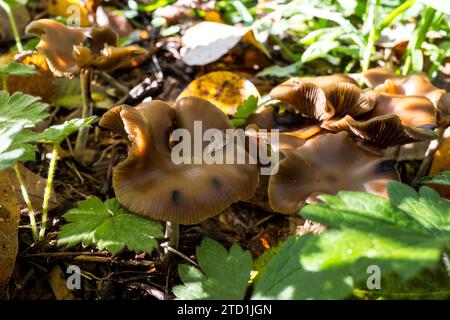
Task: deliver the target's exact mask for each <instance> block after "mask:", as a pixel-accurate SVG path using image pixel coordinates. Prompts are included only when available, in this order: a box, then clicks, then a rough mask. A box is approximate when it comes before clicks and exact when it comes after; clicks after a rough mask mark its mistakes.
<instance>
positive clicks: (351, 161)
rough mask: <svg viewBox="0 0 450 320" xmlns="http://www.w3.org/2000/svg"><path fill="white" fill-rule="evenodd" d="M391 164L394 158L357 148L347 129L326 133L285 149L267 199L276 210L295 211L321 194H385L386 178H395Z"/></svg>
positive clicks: (395, 174)
mask: <svg viewBox="0 0 450 320" xmlns="http://www.w3.org/2000/svg"><path fill="white" fill-rule="evenodd" d="M393 165H394V161H393V159H389V158H383V157H378V156H375V155H374V154H372V153H369V152H367V151H365V150H363V149H361V148H359V147H358V146H357V145H355V144H354V143H352V142H351V141H350V140H349V139H348V134H347V133H346V132H340V133H337V134H325V135H322V136H321V137H319V138H316V139H311V140H308V141H307V142H306V143H305V144H304V145H303V146H301V147H299V148H298V149H296V150H287V151H286V152H285V158H284V159H282V160H281V161H280V162H279V164H278V172H277V173H276V174H275V175H273V176H271V177H270V179H269V191H268V194H269V202H270V205H271V207H272V208H273V209H274V210H276V211H279V212H282V213H294V212H296V211H297V210H299V209H300V208H301V207H302V206H303V205H305V203H306V202H307V201H308V199H309V198H310V197H316V196H317V194H320V193H327V194H335V193H337V192H339V191H342V190H348V191H366V192H373V193H376V194H379V195H382V196H386V187H387V183H388V182H389V180H393V179H398V175H397V173H396V171H395V169H394V167H393Z"/></svg>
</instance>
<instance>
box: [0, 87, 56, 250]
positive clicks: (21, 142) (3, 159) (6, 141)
mask: <svg viewBox="0 0 450 320" xmlns="http://www.w3.org/2000/svg"><path fill="white" fill-rule="evenodd" d="M4 83H6V80H5V81H4ZM39 100H40V99H39V98H37V97H33V96H30V95H26V94H23V93H20V92H16V93H14V94H13V95H9V94H8V93H7V92H6V91H0V141H1V142H2V143H1V145H0V170H4V169H7V168H10V167H13V168H14V171H15V173H16V176H17V180H18V182H19V185H20V189H21V192H22V196H23V199H24V201H25V203H26V205H27V208H28V215H29V217H30V224H31V230H32V234H33V239H34V240H35V241H36V240H37V238H38V234H37V226H36V218H35V216H36V211H35V210H34V209H33V206H32V205H31V200H30V196H29V194H28V191H27V188H26V186H25V184H24V182H23V178H22V175H21V174H20V170H19V167H18V164H17V163H18V162H19V161H28V160H32V159H34V154H35V152H36V147H35V146H34V145H31V144H27V143H26V142H28V141H29V140H30V139H31V138H32V137H33V134H32V133H31V132H30V131H28V130H29V129H30V128H32V127H34V126H35V125H36V124H37V123H39V122H41V121H42V120H44V119H45V118H47V117H48V116H49V114H48V113H46V112H45V110H46V109H47V108H48V105H47V104H45V103H42V102H40V101H39Z"/></svg>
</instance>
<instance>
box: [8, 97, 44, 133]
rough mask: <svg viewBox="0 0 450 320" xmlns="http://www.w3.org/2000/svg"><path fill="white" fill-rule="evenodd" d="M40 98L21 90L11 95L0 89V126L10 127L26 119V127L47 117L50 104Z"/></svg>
mask: <svg viewBox="0 0 450 320" xmlns="http://www.w3.org/2000/svg"><path fill="white" fill-rule="evenodd" d="M39 100H40V98H39V97H33V96H30V95H28V94H23V93H21V92H16V93H14V94H12V95H9V94H8V93H7V92H5V91H0V128H5V127H6V128H10V127H11V126H14V124H15V123H16V122H17V121H25V124H24V127H25V128H30V127H33V126H34V125H36V124H37V123H39V122H41V121H42V120H44V119H45V118H47V117H48V116H49V114H48V113H46V112H45V109H47V108H48V105H47V104H46V103H43V102H40V101H39Z"/></svg>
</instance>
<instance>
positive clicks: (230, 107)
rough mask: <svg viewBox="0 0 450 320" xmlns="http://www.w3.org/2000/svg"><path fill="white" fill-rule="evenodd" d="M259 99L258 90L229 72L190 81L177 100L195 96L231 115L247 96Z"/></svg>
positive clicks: (212, 74) (206, 75)
mask: <svg viewBox="0 0 450 320" xmlns="http://www.w3.org/2000/svg"><path fill="white" fill-rule="evenodd" d="M251 95H253V96H255V97H257V98H259V92H258V89H256V87H255V86H254V85H253V83H251V82H250V81H249V80H247V79H244V78H242V77H241V76H239V75H237V74H235V73H233V72H229V71H216V72H210V73H208V74H205V75H203V76H201V77H199V78H197V79H195V80H194V81H192V82H191V83H190V84H189V85H188V86H187V87H186V88H185V89H184V90H183V92H181V93H180V95H179V96H178V98H177V100H179V99H181V98H183V97H189V96H195V97H200V98H203V99H206V100H208V101H209V102H211V103H213V104H215V105H216V106H217V107H219V108H220V109H221V110H222V111H223V112H225V113H226V114H228V115H233V114H234V113H235V112H236V108H237V107H238V106H239V104H240V103H241V102H242V101H243V100H245V99H247V98H248V97H249V96H251Z"/></svg>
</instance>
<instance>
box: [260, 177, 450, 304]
mask: <svg viewBox="0 0 450 320" xmlns="http://www.w3.org/2000/svg"><path fill="white" fill-rule="evenodd" d="M388 192H389V196H390V198H391V201H389V200H386V199H384V198H381V197H379V196H375V195H370V194H366V193H362V192H340V193H338V194H337V195H335V196H331V195H324V196H321V197H320V200H322V201H323V203H320V204H316V205H308V206H306V207H304V208H303V209H302V210H301V211H300V214H301V215H302V216H303V217H304V218H305V219H311V220H314V221H316V222H319V223H322V224H325V225H326V226H327V227H329V230H327V231H325V232H324V233H322V234H321V235H319V236H317V237H314V236H311V235H306V236H302V237H300V238H296V237H291V238H290V239H288V241H287V242H286V244H285V245H284V246H283V248H282V250H281V251H280V253H279V254H278V255H276V256H275V257H273V258H272V260H271V261H270V263H269V265H268V267H267V270H266V272H265V273H264V274H262V276H261V278H260V280H259V281H258V282H257V283H256V287H255V293H254V295H253V298H254V299H340V298H345V297H347V296H349V295H350V294H351V293H352V290H353V287H354V285H355V284H356V283H359V282H363V283H365V281H366V280H367V279H368V277H369V275H370V273H369V274H368V273H367V272H368V267H369V266H371V265H376V266H378V267H379V268H380V270H381V275H382V277H383V278H386V277H388V276H389V275H390V274H392V273H394V272H395V273H396V274H398V275H399V276H400V277H401V278H402V279H409V278H411V277H413V276H414V275H415V274H417V273H418V272H420V271H421V270H422V269H423V268H433V267H435V266H436V265H437V263H438V261H439V257H440V254H441V252H442V249H443V248H445V247H446V246H448V244H449V241H450V211H449V210H450V204H449V203H448V202H447V200H446V199H443V198H441V197H439V195H438V194H437V193H436V192H435V191H434V190H432V189H430V188H428V187H422V188H421V189H420V191H419V193H417V192H416V191H415V190H414V189H412V188H410V187H408V186H406V185H404V184H401V183H399V182H391V183H390V184H389V187H388Z"/></svg>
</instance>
